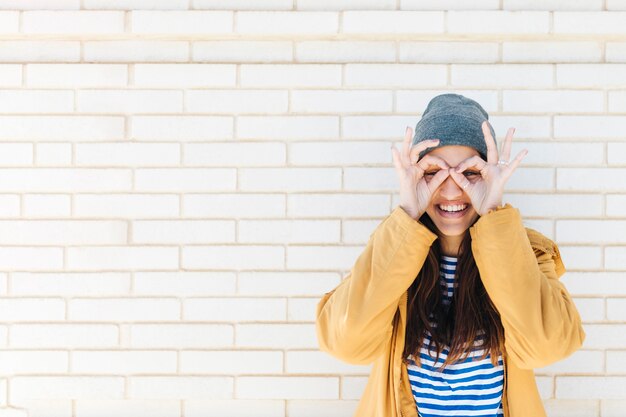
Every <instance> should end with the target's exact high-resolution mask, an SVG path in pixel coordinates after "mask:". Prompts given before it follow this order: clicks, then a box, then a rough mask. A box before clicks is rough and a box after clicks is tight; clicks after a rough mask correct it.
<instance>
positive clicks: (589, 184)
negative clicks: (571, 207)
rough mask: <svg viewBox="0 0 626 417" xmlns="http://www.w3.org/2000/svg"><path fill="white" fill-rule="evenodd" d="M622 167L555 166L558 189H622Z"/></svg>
mask: <svg viewBox="0 0 626 417" xmlns="http://www.w3.org/2000/svg"><path fill="white" fill-rule="evenodd" d="M625 175H626V169H624V168H557V177H556V184H557V190H559V191H561V190H562V191H574V190H575V191H594V192H598V191H624V190H626V185H625V184H624V182H623V181H621V178H624V176H625Z"/></svg>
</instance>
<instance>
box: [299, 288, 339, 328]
mask: <svg viewBox="0 0 626 417" xmlns="http://www.w3.org/2000/svg"><path fill="white" fill-rule="evenodd" d="M335 287H336V285H330V286H328V287H326V288H325V289H324V291H325V292H327V291H330V290H331V289H333V288H335ZM318 302H319V297H315V298H294V297H290V298H289V299H288V300H287V320H288V321H301V322H309V323H314V322H315V319H316V313H315V310H316V307H317V303H318Z"/></svg>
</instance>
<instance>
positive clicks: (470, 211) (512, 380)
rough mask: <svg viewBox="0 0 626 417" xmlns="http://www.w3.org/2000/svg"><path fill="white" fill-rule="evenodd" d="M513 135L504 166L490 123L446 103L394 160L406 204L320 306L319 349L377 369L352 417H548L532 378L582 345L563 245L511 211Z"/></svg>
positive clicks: (437, 103) (469, 103)
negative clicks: (565, 279) (507, 194)
mask: <svg viewBox="0 0 626 417" xmlns="http://www.w3.org/2000/svg"><path fill="white" fill-rule="evenodd" d="M513 133H514V129H512V128H511V129H509V131H508V132H507V135H506V138H505V139H504V143H503V146H502V151H501V152H500V157H499V158H498V150H497V147H496V141H495V132H494V131H493V128H492V127H491V125H490V123H489V122H488V114H487V112H486V111H485V110H484V109H483V108H482V107H481V106H480V104H478V103H477V102H475V101H474V100H471V99H469V98H467V97H464V96H461V95H458V94H442V95H440V96H437V97H435V98H433V99H432V100H431V101H430V103H429V104H428V106H427V108H426V111H425V112H424V114H423V115H422V118H421V120H420V121H419V123H418V124H417V126H416V129H415V135H413V131H412V130H411V129H410V128H407V130H406V134H405V139H404V143H403V147H402V150H401V151H398V150H397V149H396V148H395V147H393V146H392V153H393V160H394V166H395V169H396V172H397V174H398V179H399V182H400V204H399V205H398V207H396V208H395V209H394V210H393V211H392V213H391V214H389V215H388V216H387V217H386V218H385V219H384V220H383V221H382V222H381V223H380V225H379V226H378V227H377V229H376V230H375V231H374V233H372V235H371V236H370V240H369V241H368V244H367V247H366V248H365V250H364V252H363V253H362V254H361V255H360V256H359V258H358V259H357V260H356V263H355V264H354V267H353V268H352V269H351V271H350V274H349V275H348V276H347V277H346V278H345V279H344V280H343V281H342V282H341V284H339V286H338V287H337V288H335V289H334V290H332V291H330V292H328V293H326V294H325V295H324V297H322V299H321V300H320V302H319V303H318V305H317V321H316V329H317V336H318V340H319V343H320V347H321V349H322V350H325V351H326V352H328V353H330V354H332V355H333V356H335V357H337V358H340V359H342V360H344V361H346V362H348V363H355V364H367V363H373V367H372V371H371V374H370V377H369V380H368V384H367V386H366V388H365V392H364V394H363V396H362V398H361V401H360V402H359V406H358V408H357V412H356V414H355V416H357V417H365V416H378V417H388V416H403V417H409V416H412V417H415V416H418V415H419V416H423V417H431V416H452V415H454V416H457V417H464V416H465V417H469V416H472V417H473V416H491V417H493V416H498V415H504V416H505V417H531V416H532V417H544V416H545V415H546V414H545V411H544V408H543V405H542V402H541V399H540V397H539V393H538V390H537V386H536V383H535V378H534V373H533V368H538V367H543V366H546V365H548V364H550V363H552V362H555V361H558V360H560V359H563V358H565V357H567V356H569V355H570V354H572V353H573V352H574V351H575V350H577V349H578V348H579V347H580V346H581V345H582V342H583V340H584V338H585V333H584V331H583V329H582V326H581V320H580V316H579V314H578V311H577V310H576V307H575V305H574V303H573V301H572V299H571V297H570V294H569V293H568V291H567V290H566V289H565V287H564V286H563V284H562V283H561V282H560V281H559V277H560V276H561V275H562V274H563V273H564V272H565V268H564V266H563V263H562V261H561V258H560V255H559V250H558V247H557V245H556V244H555V243H554V242H553V241H551V240H550V239H548V238H547V237H545V236H543V235H542V234H540V233H539V232H537V231H535V230H532V229H527V228H525V227H524V226H523V224H522V218H521V215H520V213H519V210H517V209H516V208H514V207H512V206H511V205H510V204H505V205H503V204H502V196H503V192H504V186H505V184H506V182H507V180H508V179H509V178H510V176H511V175H512V173H513V172H514V171H515V169H516V168H517V166H518V165H519V164H520V162H521V161H522V159H523V158H524V156H525V155H526V153H527V152H526V150H523V151H521V152H520V153H519V154H518V155H517V156H516V157H515V158H514V159H513V160H512V161H510V162H509V159H510V153H511V143H512V140H513Z"/></svg>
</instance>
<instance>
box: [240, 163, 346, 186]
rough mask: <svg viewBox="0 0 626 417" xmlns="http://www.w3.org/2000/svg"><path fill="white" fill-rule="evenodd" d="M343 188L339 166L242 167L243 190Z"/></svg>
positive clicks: (241, 183)
mask: <svg viewBox="0 0 626 417" xmlns="http://www.w3.org/2000/svg"><path fill="white" fill-rule="evenodd" d="M340 188H341V169H339V168H242V169H240V170H239V189H240V190H242V191H335V190H339V189H340Z"/></svg>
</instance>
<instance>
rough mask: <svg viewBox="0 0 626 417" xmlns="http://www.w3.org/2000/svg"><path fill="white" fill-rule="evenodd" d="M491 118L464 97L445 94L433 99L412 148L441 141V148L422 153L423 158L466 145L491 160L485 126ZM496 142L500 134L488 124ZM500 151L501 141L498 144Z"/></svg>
mask: <svg viewBox="0 0 626 417" xmlns="http://www.w3.org/2000/svg"><path fill="white" fill-rule="evenodd" d="M488 119H489V115H488V114H487V112H486V111H485V109H483V108H482V106H481V105H480V104H478V103H477V102H476V101H474V100H472V99H471V98H467V97H465V96H462V95H460V94H441V95H438V96H436V97H435V98H433V99H432V100H430V102H429V103H428V106H427V107H426V110H425V111H424V114H422V118H421V119H420V121H419V122H417V126H415V135H414V136H413V142H412V145H415V144H416V143H418V142H421V141H423V140H426V139H439V145H437V146H434V147H432V148H428V149H426V150H424V151H422V152H421V153H420V155H419V157H420V158H422V157H423V156H424V155H426V154H427V153H428V152H430V151H432V150H433V149H435V148H440V147H442V146H446V145H463V146H469V147H471V148H474V149H476V150H477V151H478V153H479V154H480V156H481V158H483V159H484V160H485V161H486V160H487V144H486V143H485V137H484V135H483V130H482V127H481V124H482V122H483V121H485V120H488ZM487 124H488V125H489V130H491V136H493V139H494V141H495V139H496V133H495V131H494V130H493V127H492V126H491V123H489V122H487ZM496 149H497V142H496Z"/></svg>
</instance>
